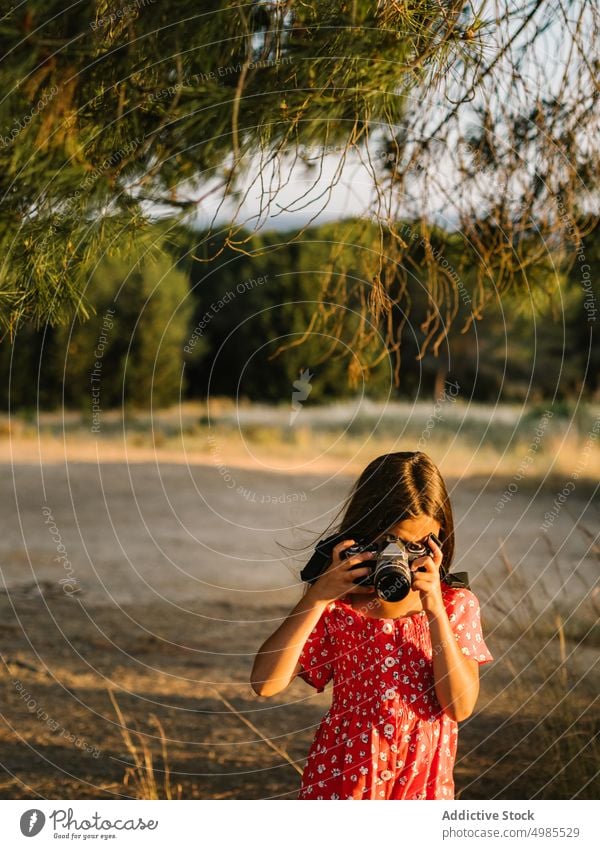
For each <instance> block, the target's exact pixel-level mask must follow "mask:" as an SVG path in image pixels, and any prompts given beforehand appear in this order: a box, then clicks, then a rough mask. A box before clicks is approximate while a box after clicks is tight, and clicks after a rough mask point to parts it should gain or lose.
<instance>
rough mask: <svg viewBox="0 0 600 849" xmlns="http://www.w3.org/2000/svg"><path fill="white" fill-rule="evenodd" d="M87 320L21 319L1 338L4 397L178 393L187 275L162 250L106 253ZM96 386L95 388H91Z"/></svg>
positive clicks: (138, 403) (26, 400)
mask: <svg viewBox="0 0 600 849" xmlns="http://www.w3.org/2000/svg"><path fill="white" fill-rule="evenodd" d="M88 297H89V300H90V302H91V304H92V306H93V308H94V311H95V315H94V317H93V318H92V319H90V320H89V321H85V322H82V321H79V320H74V321H73V322H72V323H71V324H70V325H60V326H58V327H56V328H51V327H49V326H47V327H45V328H44V329H43V330H40V331H36V330H35V328H34V327H33V326H32V325H31V324H28V325H24V326H23V327H22V328H21V329H20V330H19V332H18V333H17V336H16V339H15V342H14V345H13V346H12V349H11V347H10V346H9V345H8V344H6V343H4V344H2V345H0V373H2V375H3V378H4V379H3V381H2V385H3V387H6V388H5V395H4V398H3V402H4V404H6V405H7V404H8V384H9V379H10V381H11V388H10V402H11V405H12V406H14V407H20V406H29V407H35V406H37V405H38V404H39V405H40V406H41V407H58V406H60V405H61V404H65V405H66V406H68V407H80V408H81V409H82V411H83V412H84V413H85V414H86V415H88V416H89V415H91V412H92V406H93V400H94V398H96V399H97V403H98V405H99V406H100V407H101V408H102V409H108V408H110V407H119V406H121V405H122V404H124V405H125V406H128V407H136V408H140V407H148V406H158V407H160V406H165V405H168V404H172V403H175V402H176V401H178V400H179V398H180V394H181V392H182V391H184V389H185V383H182V372H183V346H184V345H185V343H186V339H187V333H188V325H189V322H190V317H191V312H192V305H191V303H190V301H189V289H188V283H187V277H186V276H185V274H183V273H182V272H181V271H178V270H177V269H175V268H174V267H173V264H172V262H171V260H170V258H169V257H168V256H167V255H166V254H164V253H162V254H160V253H158V254H157V255H154V256H150V257H148V256H144V254H143V253H141V252H137V253H135V254H134V255H133V256H132V258H130V260H129V262H124V261H123V260H120V259H112V258H105V259H103V260H102V261H101V262H100V263H99V264H98V265H97V268H96V270H95V271H94V272H93V274H92V277H91V279H90V281H89V295H88ZM94 393H95V394H94Z"/></svg>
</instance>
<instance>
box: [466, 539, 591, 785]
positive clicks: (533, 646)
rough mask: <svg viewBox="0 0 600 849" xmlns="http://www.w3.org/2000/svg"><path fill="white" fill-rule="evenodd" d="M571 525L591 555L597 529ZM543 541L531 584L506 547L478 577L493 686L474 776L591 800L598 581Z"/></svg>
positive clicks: (504, 783)
mask: <svg viewBox="0 0 600 849" xmlns="http://www.w3.org/2000/svg"><path fill="white" fill-rule="evenodd" d="M578 529H579V531H580V532H581V533H583V534H584V536H585V537H586V541H587V543H588V552H589V555H590V556H591V557H593V558H594V559H595V560H596V561H597V562H598V561H600V547H599V546H598V542H597V537H595V536H594V535H593V534H592V533H591V532H590V531H589V530H588V529H586V528H582V527H581V526H578ZM545 544H546V546H547V548H548V556H549V560H548V567H547V569H546V570H545V571H544V574H543V575H540V576H539V577H538V578H537V579H536V580H535V581H533V583H532V582H531V581H528V580H527V579H526V578H525V576H524V574H523V572H522V570H520V569H518V568H516V567H515V566H514V564H513V563H511V562H510V561H509V560H508V558H506V557H505V556H503V561H504V567H505V575H504V579H503V580H502V581H501V582H498V580H496V581H495V583H494V585H493V586H492V585H491V583H490V582H488V584H487V587H485V582H484V581H482V589H484V588H485V589H487V592H488V596H489V598H488V601H487V604H486V609H487V611H488V622H487V623H486V625H487V627H486V630H487V632H488V633H489V634H490V640H491V641H493V643H494V646H495V648H496V651H495V654H496V661H497V662H496V664H495V665H494V666H495V668H494V676H493V681H494V682H495V683H496V684H499V688H498V691H497V693H496V694H495V695H494V696H492V698H491V699H490V701H489V703H488V705H487V707H486V709H485V714H487V715H488V717H489V719H488V720H487V727H486V732H487V734H486V737H485V739H482V740H481V742H480V745H479V746H478V747H477V751H478V753H479V752H480V753H485V755H486V758H487V760H488V766H487V768H486V769H485V771H484V773H483V774H482V775H480V776H479V777H478V780H479V781H481V780H483V781H484V783H485V784H487V785H488V786H490V787H493V788H495V790H494V795H493V796H492V798H512V799H596V798H598V792H599V790H600V778H599V776H600V711H599V709H598V708H599V707H600V704H599V702H600V696H599V692H600V687H599V680H600V667H599V663H598V660H599V654H598V648H599V647H600V629H599V624H598V623H599V615H600V589H599V587H598V581H597V580H590V579H589V578H586V577H585V576H584V574H582V572H581V570H580V569H579V568H572V569H568V568H566V567H565V564H563V563H561V561H560V557H559V554H558V552H557V551H556V550H554V549H553V547H552V544H551V542H550V540H549V539H547V538H546V540H545ZM578 565H580V564H578ZM497 647H499V648H500V651H498V648H497ZM484 722H485V720H484ZM473 784H474V782H473ZM465 790H466V795H469V791H473V790H474V787H473V785H471V787H470V788H465Z"/></svg>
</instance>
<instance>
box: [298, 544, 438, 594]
mask: <svg viewBox="0 0 600 849" xmlns="http://www.w3.org/2000/svg"><path fill="white" fill-rule="evenodd" d="M347 537H348V534H347V533H342V534H334V535H333V536H331V537H327V539H324V540H321V541H320V542H319V543H318V544H317V546H316V548H315V553H314V554H313V556H312V557H311V559H310V560H309V562H308V563H307V564H306V566H305V567H304V569H303V570H302V572H301V575H300V577H301V578H302V580H303V581H306V582H308V583H314V581H316V580H317V578H318V577H319V576H320V575H321V573H322V572H323V571H324V570H325V569H326V568H327V566H328V565H329V563H330V561H331V556H332V553H333V549H334V547H335V546H336V545H337V544H338V543H340V542H341V541H342V540H344V539H347ZM429 539H433V540H434V542H436V543H437V544H438V545H439V546H441V542H440V540H439V539H438V538H437V536H436V535H435V534H430V535H429V537H428V541H429ZM366 551H370V552H373V553H374V554H376V557H375V559H374V561H370V562H369V561H363V562H362V563H361V564H360V566H357V567H356V568H361V567H365V566H369V567H370V569H371V571H370V573H369V574H368V575H365V576H364V577H362V578H357V579H356V580H355V581H354V583H355V584H362V585H363V586H373V587H375V592H376V593H377V595H378V597H379V598H380V599H382V601H402V599H403V598H405V597H406V596H407V595H408V593H409V592H410V588H411V584H412V569H411V566H412V563H413V562H414V561H415V560H417V559H418V558H419V557H426V556H428V555H430V556H432V555H433V551H432V549H431V548H430V547H429V545H427V544H424V543H420V542H403V541H402V540H400V539H399V538H398V537H395V536H392V535H391V534H388V535H386V536H385V537H384V538H383V539H381V540H378V541H375V542H369V541H364V540H360V541H358V542H356V543H355V544H354V545H351V546H350V547H349V548H347V549H345V550H344V551H343V552H342V554H341V559H342V560H345V559H346V558H348V557H352V556H353V555H356V554H362V553H364V552H366ZM423 571H424V570H423Z"/></svg>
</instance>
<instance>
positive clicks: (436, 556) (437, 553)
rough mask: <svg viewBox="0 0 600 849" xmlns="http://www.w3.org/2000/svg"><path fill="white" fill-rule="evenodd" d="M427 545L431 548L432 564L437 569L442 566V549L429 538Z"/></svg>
mask: <svg viewBox="0 0 600 849" xmlns="http://www.w3.org/2000/svg"><path fill="white" fill-rule="evenodd" d="M428 545H429V547H430V548H431V551H432V552H433V562H434V563H435V565H436V567H437V568H439V567H440V566H441V564H442V560H443V559H444V554H443V552H442V549H441V548H440V546H439V545H438V544H437V542H435V541H434V540H432V539H431V537H430V538H429V541H428Z"/></svg>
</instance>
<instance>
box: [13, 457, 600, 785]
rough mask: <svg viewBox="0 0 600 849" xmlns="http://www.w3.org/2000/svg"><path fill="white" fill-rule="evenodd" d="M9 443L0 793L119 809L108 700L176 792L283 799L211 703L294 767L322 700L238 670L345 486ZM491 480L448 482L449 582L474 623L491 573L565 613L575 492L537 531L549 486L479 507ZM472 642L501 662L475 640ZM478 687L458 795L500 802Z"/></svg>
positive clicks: (583, 568) (581, 496)
mask: <svg viewBox="0 0 600 849" xmlns="http://www.w3.org/2000/svg"><path fill="white" fill-rule="evenodd" d="M28 448H29V454H27V450H26V449H27V443H26V442H25V441H23V443H22V444H21V445H17V446H15V444H13V446H12V448H11V461H10V462H8V457H7V448H6V446H5V447H4V459H5V462H4V464H3V465H2V474H1V476H0V493H1V503H2V505H3V508H4V533H3V535H2V539H1V540H0V564H1V570H0V583H1V589H2V592H1V593H0V638H1V645H2V649H1V653H2V659H3V664H2V676H3V678H4V685H5V686H4V687H3V692H4V706H3V709H2V718H3V723H2V725H1V726H0V762H1V764H2V769H3V775H0V793H1V794H2V796H3V797H4V798H15V797H23V798H25V797H27V798H33V797H43V798H69V797H70V798H78V797H79V798H84V797H94V798H99V797H103V796H112V797H114V796H116V797H125V796H134V795H136V793H135V789H134V785H133V783H132V782H131V781H130V782H129V783H127V784H125V783H123V777H124V774H125V771H126V769H127V765H128V764H129V763H130V762H131V756H130V754H129V753H128V752H127V751H126V747H125V744H124V742H123V739H122V737H121V734H120V732H119V728H118V724H117V723H116V716H115V712H114V709H113V707H112V705H111V703H110V700H109V698H108V694H107V688H108V687H110V688H113V689H114V690H115V692H116V693H117V697H118V701H119V704H120V706H121V708H122V710H123V712H124V714H125V717H126V718H127V720H128V722H130V723H131V726H132V727H135V728H138V729H139V730H140V731H143V732H145V733H147V734H149V735H150V736H149V737H148V738H147V739H148V740H149V741H150V742H152V743H153V745H154V744H155V743H156V728H155V727H154V726H153V725H152V720H151V715H152V714H156V715H157V716H158V717H160V719H161V722H162V723H163V726H164V728H165V732H166V734H167V738H168V741H169V742H168V750H169V759H170V765H171V769H172V773H173V779H172V780H173V783H174V784H175V785H177V784H179V785H181V795H182V796H183V798H271V797H278V798H279V797H282V798H290V797H293V796H294V795H295V794H296V792H297V787H298V779H299V776H298V774H297V772H296V771H295V770H294V768H293V767H292V766H291V765H290V763H289V762H288V761H287V760H285V759H284V758H283V757H282V756H281V755H279V754H277V753H276V752H274V751H272V750H271V749H270V748H269V747H268V746H267V745H266V744H265V743H264V742H263V740H262V739H261V738H260V735H258V734H257V733H256V731H255V730H253V729H251V728H249V727H247V725H245V724H244V722H243V720H242V719H241V718H240V716H239V715H236V714H235V713H233V712H232V711H231V709H230V707H228V706H227V705H226V704H225V702H223V701H222V697H223V698H225V699H226V700H228V702H229V703H230V705H231V706H232V707H233V708H234V709H235V710H237V711H239V712H240V714H241V715H242V716H243V717H245V718H246V719H248V720H250V721H251V723H252V724H253V726H255V728H256V729H258V730H259V731H260V733H261V734H262V735H265V736H267V737H269V738H271V739H273V740H274V742H275V743H276V744H277V745H278V746H280V747H281V748H283V749H284V750H285V751H286V752H287V753H288V755H289V758H290V760H291V761H293V762H295V763H296V764H297V765H300V766H301V765H302V763H303V758H304V756H305V754H306V751H307V749H308V746H309V744H310V741H311V739H312V736H313V734H314V731H315V728H316V724H317V723H318V721H319V719H320V717H321V715H322V713H323V712H324V710H325V708H326V705H327V702H328V696H327V693H325V694H322V695H317V694H315V693H314V692H313V691H312V690H310V688H308V687H307V686H306V685H305V684H303V683H302V682H296V683H295V684H294V685H293V687H292V688H291V689H290V690H289V691H287V692H286V693H285V694H284V695H283V696H282V697H281V698H276V699H274V700H269V701H265V700H261V699H258V698H257V697H256V696H254V694H253V693H252V691H251V689H250V687H249V686H248V683H247V682H248V675H249V671H250V667H251V663H252V657H253V654H254V652H255V651H256V649H257V647H258V645H259V644H260V642H261V641H262V640H263V639H264V638H265V637H266V636H267V635H268V633H270V631H272V630H273V628H274V627H275V626H276V624H277V623H278V622H279V621H280V619H281V617H282V616H283V615H285V612H286V610H287V609H289V607H290V606H291V605H292V604H293V603H294V602H295V600H296V599H297V598H298V597H299V595H300V592H301V587H300V585H299V583H298V579H297V574H298V571H299V569H300V567H301V565H302V563H303V562H304V561H305V560H306V557H307V549H306V546H309V545H310V543H311V540H314V539H315V534H318V533H319V532H320V531H321V530H323V529H324V528H325V526H326V525H327V522H328V521H329V520H330V519H331V518H332V517H333V515H335V512H336V511H337V509H339V506H340V505H341V503H342V501H343V498H344V497H345V495H346V494H347V492H348V489H349V486H350V484H351V482H352V480H353V476H348V475H339V476H334V475H332V474H331V473H330V472H329V471H325V472H323V473H321V474H314V475H308V474H299V473H287V474H286V473H273V472H267V471H264V470H261V469H257V468H254V469H251V468H240V467H237V466H231V467H230V466H228V467H227V474H228V475H229V476H230V479H227V478H226V477H225V476H224V474H223V473H222V470H220V469H219V468H218V467H217V466H216V465H215V464H214V463H205V464H203V465H202V464H182V463H176V462H170V461H169V459H168V458H163V457H161V458H160V461H159V462H157V461H156V457H146V456H142V455H138V456H136V457H134V458H132V457H131V456H130V457H129V458H128V460H129V461H128V462H124V461H123V458H120V459H119V458H118V457H117V458H110V457H107V456H105V455H104V454H103V456H102V457H101V458H100V462H97V461H94V460H93V458H91V457H90V458H89V459H90V461H88V462H84V461H82V460H81V458H79V460H78V461H77V460H73V459H71V460H70V461H69V462H68V464H66V463H65V462H64V461H63V462H61V461H60V458H54V462H53V461H49V460H48V458H47V457H46V458H44V459H45V462H44V463H42V464H40V462H39V455H38V452H37V446H36V444H35V443H29V446H28ZM111 459H112V460H113V461H112V462H111ZM230 480H232V481H233V486H232V485H230ZM508 482H509V481H508V480H506V481H504V480H499V479H497V478H495V479H493V480H491V481H490V480H487V479H485V478H476V477H471V478H464V479H462V480H461V479H452V480H448V484H449V487H450V489H451V491H452V498H453V504H454V509H455V516H456V524H457V542H458V558H457V561H456V564H455V569H456V570H461V569H462V570H464V569H466V570H468V571H469V573H470V575H471V580H472V585H473V587H474V589H475V591H476V592H477V593H478V595H479V596H480V598H481V600H482V602H483V605H484V621H485V616H486V605H487V603H488V602H489V601H490V600H493V596H494V594H495V593H502V592H503V586H504V582H505V579H506V575H507V563H508V564H510V568H512V569H516V570H518V571H519V572H520V573H522V575H523V576H524V578H525V580H526V581H527V582H528V583H530V584H531V586H532V587H533V588H534V589H533V590H532V592H534V593H536V594H541V593H547V594H549V595H550V596H557V597H559V598H562V597H564V598H565V599H568V603H569V605H572V606H575V605H576V604H577V599H578V598H579V597H580V596H581V595H582V594H584V593H585V592H586V591H587V590H586V587H587V588H589V586H590V582H593V580H594V579H595V577H596V574H597V563H596V562H594V560H593V559H592V557H591V556H590V543H589V540H588V538H587V537H586V535H585V534H584V533H579V532H577V533H576V532H574V528H575V522H576V521H579V522H580V523H581V524H582V525H583V526H585V528H588V529H594V528H597V526H598V514H599V505H598V501H597V498H596V499H594V498H593V497H592V496H593V495H594V488H593V487H592V486H591V485H590V484H584V483H583V482H582V483H581V485H580V486H578V487H576V489H575V491H574V492H573V493H571V494H570V496H569V499H568V501H567V502H566V503H565V504H564V505H563V506H562V509H561V510H560V512H559V514H558V516H557V518H556V520H555V521H554V523H553V524H552V526H551V528H550V529H549V530H548V531H547V532H542V531H541V530H540V526H541V524H542V523H543V521H544V514H545V513H546V512H547V511H549V510H551V509H552V505H553V501H554V499H555V498H556V496H557V490H556V489H555V488H554V484H553V485H551V486H548V487H546V488H544V489H542V490H541V491H539V492H536V489H537V484H536V483H535V482H532V481H529V482H527V484H525V483H524V482H523V483H522V485H521V487H520V488H519V490H518V491H517V492H516V493H515V494H514V495H512V496H511V499H510V500H509V501H508V502H507V503H506V504H505V506H504V507H503V508H502V509H501V510H497V509H495V508H496V504H497V502H498V499H499V497H500V495H501V494H502V492H503V491H504V489H505V487H506V486H507V484H508ZM309 531H311V533H309ZM594 532H595V531H594ZM280 546H286V547H288V548H290V547H291V548H295V549H297V551H296V552H289V551H286V550H285V549H281V548H280ZM303 547H304V548H303ZM298 549H303V550H302V551H298ZM556 555H557V556H558V560H559V567H560V568H559V569H557V568H556ZM560 570H562V572H561V571H560ZM491 621H492V618H491V615H490V622H491ZM489 642H490V646H491V648H492V651H493V652H494V653H498V652H500V651H501V649H502V647H501V644H500V640H499V638H498V640H497V641H496V642H495V637H494V633H493V630H492V632H491V633H490V634H489ZM498 674H499V673H497V672H495V671H494V667H493V666H491V667H489V668H488V669H486V671H485V673H484V675H483V679H482V694H481V698H480V702H479V710H478V713H476V714H475V715H474V716H473V717H472V718H471V719H470V720H469V721H468V722H467V723H466V724H465V725H464V727H463V729H462V732H461V749H460V754H459V759H458V762H457V769H456V780H457V787H458V789H459V792H460V793H461V794H462V795H463V797H464V798H492V797H494V796H495V795H498V796H502V795H505V796H506V797H507V798H515V797H516V798H518V795H517V796H515V795H514V793H515V789H514V787H512V788H511V789H510V790H508V789H503V785H502V781H503V780H504V779H502V778H500V777H499V776H498V775H496V774H495V773H494V770H493V768H491V767H492V765H493V763H494V758H495V757H497V751H496V750H495V749H494V747H493V746H490V743H489V735H490V733H491V730H493V728H494V727H497V726H498V725H499V717H500V716H502V712H503V711H505V710H506V709H508V706H509V704H510V695H507V696H506V697H505V699H503V698H500V697H498V682H499V679H498ZM32 702H34V703H35V705H33V704H32ZM72 736H74V737H75V738H78V739H75V740H73V739H71V737H72ZM156 763H157V768H158V770H159V773H160V769H162V762H161V761H160V759H158V760H157V761H156ZM521 792H522V793H523V792H525V791H523V790H522V791H521ZM511 794H513V795H511Z"/></svg>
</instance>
